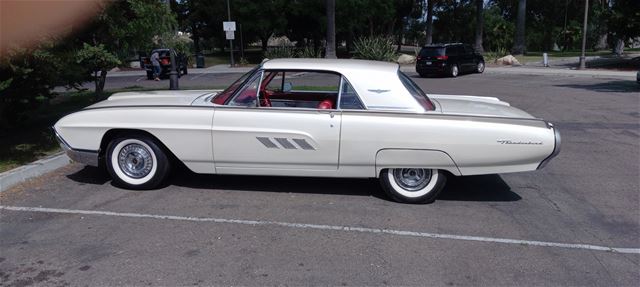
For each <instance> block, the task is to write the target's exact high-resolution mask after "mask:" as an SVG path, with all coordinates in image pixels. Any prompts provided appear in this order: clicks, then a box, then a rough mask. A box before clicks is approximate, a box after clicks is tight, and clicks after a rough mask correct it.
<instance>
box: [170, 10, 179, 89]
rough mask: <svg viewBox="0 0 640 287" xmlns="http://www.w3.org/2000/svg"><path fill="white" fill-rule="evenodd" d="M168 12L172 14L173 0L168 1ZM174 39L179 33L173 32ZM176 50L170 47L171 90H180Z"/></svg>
mask: <svg viewBox="0 0 640 287" xmlns="http://www.w3.org/2000/svg"><path fill="white" fill-rule="evenodd" d="M167 10H169V12H171V0H167ZM172 32H173V35H172V36H173V37H175V36H176V34H177V31H175V30H173V31H172ZM174 53H175V50H174V49H173V48H172V47H169V59H170V60H171V71H169V90H178V89H180V88H179V85H178V72H177V71H176V57H175V55H174Z"/></svg>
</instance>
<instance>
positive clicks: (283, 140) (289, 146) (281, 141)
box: [274, 138, 297, 149]
mask: <svg viewBox="0 0 640 287" xmlns="http://www.w3.org/2000/svg"><path fill="white" fill-rule="evenodd" d="M274 139H275V140H276V141H277V142H278V143H279V144H280V145H281V146H282V147H283V148H285V149H297V148H296V147H295V146H294V145H293V144H292V143H291V142H289V140H287V139H286V138H274Z"/></svg>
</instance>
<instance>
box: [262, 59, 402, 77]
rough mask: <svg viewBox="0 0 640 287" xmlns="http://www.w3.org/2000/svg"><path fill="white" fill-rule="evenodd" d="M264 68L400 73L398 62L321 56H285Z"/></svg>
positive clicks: (346, 72)
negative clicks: (322, 57)
mask: <svg viewBox="0 0 640 287" xmlns="http://www.w3.org/2000/svg"><path fill="white" fill-rule="evenodd" d="M262 68H264V69H269V70H280V69H282V70H319V71H333V72H337V73H340V74H343V75H348V74H351V73H354V72H370V71H378V72H389V73H393V74H396V73H398V68H399V65H398V63H391V62H380V61H369V60H356V59H321V58H283V59H273V60H268V61H266V62H264V63H262Z"/></svg>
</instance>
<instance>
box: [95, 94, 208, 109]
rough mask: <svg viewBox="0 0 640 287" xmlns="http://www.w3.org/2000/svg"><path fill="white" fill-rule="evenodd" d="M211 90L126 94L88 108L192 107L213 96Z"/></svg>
mask: <svg viewBox="0 0 640 287" xmlns="http://www.w3.org/2000/svg"><path fill="white" fill-rule="evenodd" d="M212 93H213V92H212V91H209V90H189V91H145V92H124V93H116V94H113V95H111V96H110V97H109V98H107V99H106V100H104V101H101V102H98V103H95V104H93V105H91V106H89V107H88V108H103V107H125V106H190V105H191V104H192V103H193V102H194V101H195V100H196V99H197V98H200V97H207V96H208V95H210V94H212Z"/></svg>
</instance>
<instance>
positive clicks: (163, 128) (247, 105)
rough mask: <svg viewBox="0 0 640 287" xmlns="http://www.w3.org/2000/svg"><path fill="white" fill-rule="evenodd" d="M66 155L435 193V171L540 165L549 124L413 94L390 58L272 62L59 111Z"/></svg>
mask: <svg viewBox="0 0 640 287" xmlns="http://www.w3.org/2000/svg"><path fill="white" fill-rule="evenodd" d="M54 128H55V133H56V136H57V139H58V140H59V142H60V143H61V145H62V147H63V148H64V149H65V150H66V152H67V154H68V155H69V157H70V158H71V159H73V160H75V161H77V162H81V163H84V164H87V165H92V166H98V165H105V166H106V168H107V170H108V171H109V173H110V174H111V177H112V178H113V181H114V183H115V184H117V185H119V186H121V187H125V188H129V189H152V188H155V187H157V186H158V185H159V184H160V183H161V182H162V181H163V180H164V179H165V177H166V176H167V174H168V173H169V170H170V167H171V166H172V165H175V164H176V163H179V162H182V163H183V164H184V165H185V166H186V167H188V168H189V169H190V170H191V171H193V172H196V173H209V174H243V175H274V176H317V177H352V178H379V180H380V182H381V184H382V187H383V189H384V190H385V191H386V192H387V194H388V195H389V196H390V197H391V198H393V199H394V200H396V201H399V202H407V203H425V202H431V201H433V200H435V198H436V196H437V195H438V193H439V192H440V191H441V190H442V188H443V186H444V183H445V180H446V176H447V175H455V176H464V175H477V174H492V173H507V172H520V171H530V170H536V169H540V168H542V167H543V166H544V165H545V164H546V163H547V162H548V161H549V160H550V159H551V158H553V157H554V156H556V155H557V154H558V153H559V151H560V134H559V133H558V130H557V129H556V128H554V126H553V125H552V124H550V123H548V122H545V121H543V120H541V119H538V118H535V117H533V116H531V115H529V114H528V113H526V112H524V111H522V110H519V109H517V108H514V107H512V106H510V105H509V104H508V103H506V102H502V101H500V100H498V99H497V98H491V97H474V96H456V95H429V96H427V95H425V93H424V92H423V91H422V90H421V89H420V88H419V87H418V86H417V85H416V84H415V83H414V82H413V81H412V80H411V78H410V77H408V76H407V75H405V74H403V73H402V72H400V70H399V66H398V65H397V64H394V63H386V62H375V61H363V60H325V59H276V60H270V61H266V62H264V63H262V64H261V65H259V66H258V67H256V68H255V69H253V70H252V71H250V72H248V73H247V74H245V75H244V76H242V77H240V79H238V80H237V81H236V82H234V83H233V84H231V85H230V86H229V87H228V88H227V89H225V90H223V91H155V92H126V93H118V94H114V95H112V96H111V97H109V98H108V99H107V100H105V101H102V102H98V103H96V104H94V105H91V106H89V107H87V108H85V109H83V110H81V111H79V112H76V113H73V114H70V115H67V116H65V117H64V118H62V119H60V120H59V121H58V122H57V123H56V124H55V127H54Z"/></svg>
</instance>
